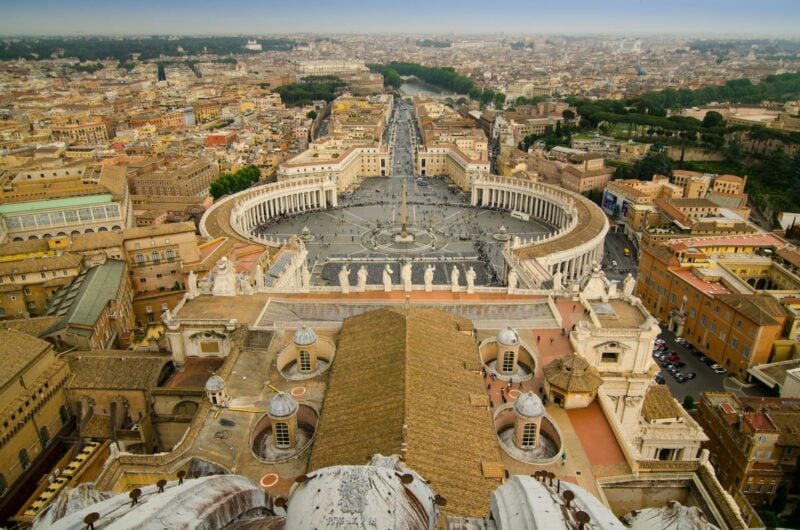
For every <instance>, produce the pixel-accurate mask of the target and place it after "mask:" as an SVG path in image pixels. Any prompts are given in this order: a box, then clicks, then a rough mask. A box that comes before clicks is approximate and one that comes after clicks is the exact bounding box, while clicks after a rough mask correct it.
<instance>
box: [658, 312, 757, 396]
mask: <svg viewBox="0 0 800 530" xmlns="http://www.w3.org/2000/svg"><path fill="white" fill-rule="evenodd" d="M659 338H661V339H664V340H665V341H666V343H667V348H668V351H671V352H675V353H677V354H678V355H679V356H680V358H681V361H682V362H685V363H686V366H685V367H684V368H681V369H680V372H681V373H683V374H686V373H687V372H694V373H695V374H697V377H695V378H694V379H692V380H689V381H686V382H685V383H679V382H678V381H677V380H676V379H675V377H673V376H672V375H670V374H669V373H668V372H667V371H666V370H664V369H663V368H662V369H661V371H660V372H659V374H660V375H661V377H663V378H664V379H665V380H666V382H667V386H668V387H669V389H670V391H671V392H672V395H673V396H675V399H677V400H678V401H679V402H681V403H683V399H684V397H686V396H687V395H688V396H692V397H693V398H694V400H695V402H697V401H698V399H699V397H700V393H701V392H731V393H734V394H739V395H748V396H768V395H770V394H769V393H768V392H767V391H766V390H765V389H763V388H762V387H761V386H759V385H758V384H756V385H755V386H751V387H745V388H742V387H740V386H739V385H737V384H736V383H733V381H732V380H731V378H730V377H728V376H727V375H718V374H715V373H714V372H713V371H712V370H711V368H710V367H709V366H708V365H706V364H705V363H702V362H700V361H699V360H698V357H696V356H694V355H692V353H691V352H690V351H689V350H687V349H686V348H684V347H683V346H681V345H680V344H678V343H677V342H675V334H674V333H672V332H671V331H668V330H667V329H664V327H663V326H662V331H661V334H660V335H659ZM656 363H659V361H656ZM659 365H660V363H659Z"/></svg>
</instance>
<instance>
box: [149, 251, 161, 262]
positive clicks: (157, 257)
mask: <svg viewBox="0 0 800 530" xmlns="http://www.w3.org/2000/svg"><path fill="white" fill-rule="evenodd" d="M150 257H151V258H152V260H153V263H158V262H160V261H161V254H159V253H158V251H157V250H154V251H153V252H152V253H151V254H150Z"/></svg>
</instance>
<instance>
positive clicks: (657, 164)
mask: <svg viewBox="0 0 800 530" xmlns="http://www.w3.org/2000/svg"><path fill="white" fill-rule="evenodd" d="M653 175H664V176H667V177H671V176H672V159H670V158H669V157H668V156H667V155H666V154H665V153H648V154H647V156H645V157H644V158H642V159H640V160H637V161H636V163H635V164H634V165H633V168H631V176H630V178H635V179H639V180H653Z"/></svg>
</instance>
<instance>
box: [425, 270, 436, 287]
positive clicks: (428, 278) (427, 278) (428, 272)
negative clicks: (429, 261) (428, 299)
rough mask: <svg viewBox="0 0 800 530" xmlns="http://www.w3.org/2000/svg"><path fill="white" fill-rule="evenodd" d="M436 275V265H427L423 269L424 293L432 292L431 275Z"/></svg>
mask: <svg viewBox="0 0 800 530" xmlns="http://www.w3.org/2000/svg"><path fill="white" fill-rule="evenodd" d="M434 273H436V265H428V266H427V267H426V268H425V276H424V280H425V292H428V293H429V292H431V291H433V275H434Z"/></svg>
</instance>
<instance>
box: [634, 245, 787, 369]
mask: <svg viewBox="0 0 800 530" xmlns="http://www.w3.org/2000/svg"><path fill="white" fill-rule="evenodd" d="M783 246H784V244H783V242H782V241H781V240H780V239H778V238H777V237H775V236H773V235H771V234H756V235H740V236H725V237H708V238H700V237H696V238H686V239H675V240H670V241H667V242H663V243H661V244H659V245H655V246H652V247H650V246H648V247H643V248H642V249H641V260H640V266H639V279H638V281H637V285H636V295H637V296H638V297H640V298H641V299H642V302H643V303H644V305H645V307H647V309H648V310H649V311H650V312H651V314H652V315H653V316H655V317H656V318H658V319H659V320H660V321H661V322H663V323H665V324H667V325H668V327H669V329H670V330H672V331H674V332H676V333H677V334H678V335H680V336H683V337H685V338H686V339H687V340H688V341H689V342H690V343H691V344H693V345H694V346H695V347H697V348H698V349H699V350H700V351H702V352H703V353H704V354H705V355H706V356H708V357H710V358H712V359H714V361H715V362H716V363H717V364H719V365H721V366H723V367H724V368H726V369H727V370H729V371H731V372H733V373H735V374H737V375H738V376H740V377H742V378H744V377H746V373H747V370H748V369H749V368H751V367H752V366H754V365H756V364H763V363H766V362H768V361H769V357H770V353H771V351H772V343H773V342H774V341H775V340H776V339H779V338H780V337H781V336H782V335H783V330H784V327H785V324H786V322H787V318H788V315H787V313H786V311H785V309H784V308H783V307H782V305H781V303H780V302H779V299H780V298H781V297H784V296H788V295H792V296H796V294H797V293H798V292H800V277H798V276H796V275H795V274H794V273H792V272H790V271H788V270H787V269H785V268H784V267H782V266H779V265H778V264H776V262H774V261H773V259H772V256H773V253H774V250H773V249H775V248H781V247H783Z"/></svg>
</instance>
